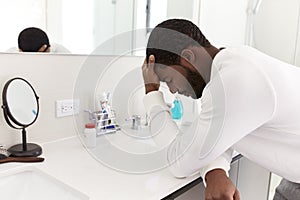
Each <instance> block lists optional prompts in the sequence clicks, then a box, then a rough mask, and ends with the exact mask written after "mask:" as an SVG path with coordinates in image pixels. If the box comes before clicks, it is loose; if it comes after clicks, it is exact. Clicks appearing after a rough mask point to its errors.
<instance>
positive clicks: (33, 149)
mask: <svg viewBox="0 0 300 200" xmlns="http://www.w3.org/2000/svg"><path fill="white" fill-rule="evenodd" d="M7 151H8V152H9V153H10V154H11V156H15V157H30V156H33V157H37V156H39V155H41V154H42V147H40V146H39V145H37V144H33V143H27V151H24V150H23V144H16V145H13V146H12V147H10V148H9V149H7Z"/></svg>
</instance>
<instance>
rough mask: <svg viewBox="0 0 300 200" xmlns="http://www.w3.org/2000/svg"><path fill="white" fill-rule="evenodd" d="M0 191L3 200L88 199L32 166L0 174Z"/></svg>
mask: <svg viewBox="0 0 300 200" xmlns="http://www.w3.org/2000/svg"><path fill="white" fill-rule="evenodd" d="M0 193H1V194H0V198H1V199H5V200H27V199H28V200H40V199H43V200H50V199H51V200H53V199H55V200H88V199H89V198H88V197H87V196H86V195H85V194H83V193H81V192H79V191H78V190H75V189H73V188H71V187H70V186H68V185H66V184H64V183H63V182H61V181H59V180H57V179H56V178H54V177H52V176H50V175H48V174H46V173H44V172H42V171H41V170H38V169H37V168H33V167H30V168H26V169H22V170H15V171H13V172H8V173H3V174H2V175H0Z"/></svg>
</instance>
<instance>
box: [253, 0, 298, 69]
mask: <svg viewBox="0 0 300 200" xmlns="http://www.w3.org/2000/svg"><path fill="white" fill-rule="evenodd" d="M299 7H300V1H299V0H289V1H288V2H287V1H286V0H276V1H274V0H263V1H262V3H261V6H260V9H259V12H258V13H257V16H256V17H255V22H254V23H255V24H254V33H255V35H254V46H255V47H256V48H257V49H259V50H261V51H263V52H265V53H267V54H269V55H271V56H274V57H276V58H279V59H281V60H283V61H286V62H288V63H291V64H294V63H295V50H296V46H297V45H299V39H298V40H297V32H298V30H299ZM298 38H299V36H298ZM296 60H297V59H296ZM298 60H299V58H298Z"/></svg>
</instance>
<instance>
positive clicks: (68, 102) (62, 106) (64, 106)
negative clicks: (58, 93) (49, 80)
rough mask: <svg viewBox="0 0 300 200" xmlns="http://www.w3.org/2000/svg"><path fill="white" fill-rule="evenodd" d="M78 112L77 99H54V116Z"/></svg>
mask: <svg viewBox="0 0 300 200" xmlns="http://www.w3.org/2000/svg"><path fill="white" fill-rule="evenodd" d="M78 113H79V99H64V100H57V101H56V117H65V116H70V115H75V114H78Z"/></svg>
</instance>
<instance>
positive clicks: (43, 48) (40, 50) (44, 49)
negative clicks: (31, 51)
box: [37, 44, 49, 52]
mask: <svg viewBox="0 0 300 200" xmlns="http://www.w3.org/2000/svg"><path fill="white" fill-rule="evenodd" d="M48 49H49V48H48V45H46V44H44V45H42V46H41V47H40V48H39V50H38V51H37V52H48V51H47V50H48Z"/></svg>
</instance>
